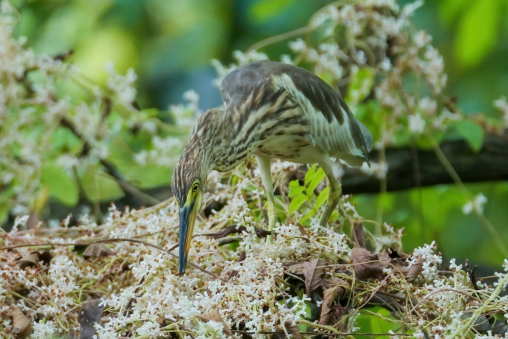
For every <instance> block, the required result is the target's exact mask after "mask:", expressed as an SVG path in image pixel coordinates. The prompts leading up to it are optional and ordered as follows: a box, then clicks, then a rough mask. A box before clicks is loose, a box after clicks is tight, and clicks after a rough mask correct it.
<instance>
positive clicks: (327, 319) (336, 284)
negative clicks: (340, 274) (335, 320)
mask: <svg viewBox="0 0 508 339" xmlns="http://www.w3.org/2000/svg"><path fill="white" fill-rule="evenodd" d="M323 285H324V287H325V290H324V291H323V304H322V305H321V315H320V316H319V324H320V325H329V324H330V323H331V318H332V314H331V313H330V312H331V310H332V304H333V302H334V301H335V299H337V298H339V297H341V296H343V295H344V293H346V288H347V287H348V284H347V283H346V282H345V281H344V280H342V279H338V278H333V279H326V280H325V282H324V284H323Z"/></svg>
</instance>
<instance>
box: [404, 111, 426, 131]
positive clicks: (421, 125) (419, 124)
mask: <svg viewBox="0 0 508 339" xmlns="http://www.w3.org/2000/svg"><path fill="white" fill-rule="evenodd" d="M408 123H409V131H410V132H412V133H416V134H422V133H423V131H424V129H425V120H423V119H422V117H421V116H420V115H419V114H412V115H410V116H409V117H408Z"/></svg>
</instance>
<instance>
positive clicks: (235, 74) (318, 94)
mask: <svg viewBox="0 0 508 339" xmlns="http://www.w3.org/2000/svg"><path fill="white" fill-rule="evenodd" d="M281 74H287V75H288V76H289V77H290V78H291V80H292V81H293V83H294V85H295V86H296V88H297V89H298V90H299V91H300V92H301V93H302V94H303V95H304V96H305V97H306V98H307V99H308V100H309V102H310V103H311V104H312V106H313V107H314V109H316V111H319V112H321V113H322V114H323V115H324V116H325V117H326V120H327V121H328V122H329V123H331V122H332V121H333V119H336V120H337V121H338V123H339V125H343V124H344V123H345V122H346V121H347V122H348V123H349V129H350V131H351V137H352V139H353V142H354V144H355V146H356V147H357V148H358V149H360V150H361V151H362V153H363V154H364V156H365V158H366V159H367V155H368V153H369V151H370V150H371V149H372V135H371V134H370V132H369V130H368V129H367V128H366V127H365V126H364V125H363V124H361V123H360V122H359V121H357V120H356V119H355V118H354V116H353V114H352V112H351V110H350V109H349V107H348V106H347V104H346V102H345V101H344V99H343V98H342V97H341V96H340V94H339V93H337V92H336V91H334V90H333V89H332V88H331V87H330V86H329V85H328V84H327V83H326V82H324V81H323V80H321V78H319V77H318V76H317V75H315V74H313V73H312V72H309V71H307V70H305V69H303V68H300V67H296V66H293V65H289V64H285V63H281V62H276V61H270V60H263V61H257V62H252V63H250V64H247V65H244V66H241V67H238V68H237V69H236V70H234V71H232V72H231V73H229V74H228V75H227V76H226V77H225V78H224V80H223V81H222V83H221V94H222V98H223V100H224V103H225V105H226V107H227V108H228V109H229V110H232V111H235V110H238V109H239V108H240V106H241V105H243V104H244V103H245V102H247V101H248V100H249V98H256V100H253V101H252V104H253V107H250V109H251V110H255V109H257V108H259V107H261V106H263V105H266V104H268V103H270V102H275V101H276V100H277V99H278V97H279V96H280V95H282V94H283V93H282V92H281V91H280V90H276V89H275V88H274V87H273V86H272V84H271V76H272V75H275V76H277V75H281Z"/></svg>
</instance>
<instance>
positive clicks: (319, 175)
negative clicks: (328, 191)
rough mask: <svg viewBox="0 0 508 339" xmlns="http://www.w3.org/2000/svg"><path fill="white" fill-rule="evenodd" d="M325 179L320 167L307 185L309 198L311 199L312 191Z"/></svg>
mask: <svg viewBox="0 0 508 339" xmlns="http://www.w3.org/2000/svg"><path fill="white" fill-rule="evenodd" d="M325 177H326V174H325V171H323V169H322V168H321V167H320V168H319V169H318V170H317V172H316V173H315V174H314V177H313V178H312V181H311V182H310V184H309V187H308V188H307V195H308V196H309V197H312V195H313V193H314V190H315V189H316V187H318V185H319V184H320V183H321V181H323V179H324V178H325Z"/></svg>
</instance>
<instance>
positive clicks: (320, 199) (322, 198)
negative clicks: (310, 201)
mask: <svg viewBox="0 0 508 339" xmlns="http://www.w3.org/2000/svg"><path fill="white" fill-rule="evenodd" d="M329 195H330V187H325V189H323V190H322V191H321V192H319V196H318V198H317V200H316V209H318V208H319V207H321V205H323V203H324V202H325V201H326V199H328V196H329Z"/></svg>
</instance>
